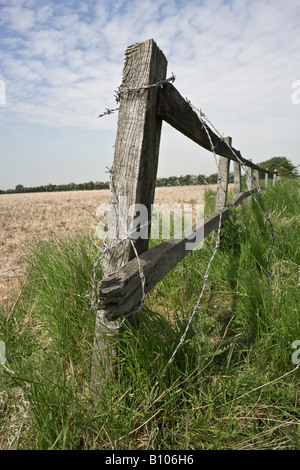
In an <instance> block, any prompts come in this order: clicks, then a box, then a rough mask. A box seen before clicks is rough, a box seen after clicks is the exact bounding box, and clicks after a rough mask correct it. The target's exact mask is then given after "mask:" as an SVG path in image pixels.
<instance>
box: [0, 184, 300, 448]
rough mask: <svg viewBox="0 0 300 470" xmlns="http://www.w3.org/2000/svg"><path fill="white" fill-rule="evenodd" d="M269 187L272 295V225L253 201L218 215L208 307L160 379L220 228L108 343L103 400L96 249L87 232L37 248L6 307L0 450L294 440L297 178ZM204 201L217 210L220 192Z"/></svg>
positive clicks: (0, 331) (295, 443)
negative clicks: (97, 373) (97, 391)
mask: <svg viewBox="0 0 300 470" xmlns="http://www.w3.org/2000/svg"><path fill="white" fill-rule="evenodd" d="M263 197H264V200H265V204H266V207H267V209H268V211H269V213H270V215H271V220H272V223H273V225H274V232H275V237H276V238H275V245H274V250H273V252H272V254H271V268H272V277H271V279H270V285H269V288H268V292H267V293H266V292H265V291H266V286H267V272H268V265H267V262H266V260H267V253H268V250H269V247H270V244H271V238H270V226H269V224H268V223H267V222H266V221H265V215H264V212H263V210H262V207H261V202H260V200H259V198H258V197H254V198H253V200H252V202H251V203H250V204H249V200H245V201H244V202H243V204H242V206H241V207H240V208H236V209H233V210H232V216H231V218H230V219H229V220H228V221H226V223H225V224H224V226H223V228H222V231H221V245H220V249H219V251H218V252H217V254H216V256H215V258H214V260H213V263H212V265H211V269H210V272H209V280H208V283H207V288H206V291H205V294H204V296H203V299H202V303H201V306H200V309H199V310H198V312H197V315H196V316H195V318H194V320H193V322H192V324H191V327H190V329H189V332H188V335H187V338H186V340H185V342H184V343H183V345H182V346H181V347H180V348H179V350H178V352H177V354H176V356H175V358H174V360H173V362H172V363H171V364H170V366H169V367H168V368H167V370H166V373H165V375H162V371H163V370H164V368H165V367H166V364H167V362H168V360H169V358H170V356H171V354H172V352H173V351H174V349H175V347H176V346H177V344H178V342H179V340H180V338H181V335H182V333H183V331H184V329H185V327H186V324H187V321H188V319H189V317H190V315H191V313H192V311H193V308H194V305H195V303H196V301H197V299H198V296H199V294H200V291H201V288H202V284H203V276H204V273H205V270H206V267H207V263H208V261H209V259H210V257H211V255H212V250H213V247H214V244H215V235H214V234H211V235H210V236H209V237H208V238H207V239H206V241H205V243H204V247H203V249H201V250H194V251H192V252H191V253H190V254H189V255H188V256H186V257H185V258H184V259H183V260H182V262H180V263H179V264H178V265H177V266H176V267H175V268H174V269H173V270H172V271H171V272H170V273H169V274H168V275H167V276H166V277H165V278H164V279H163V280H162V281H161V282H160V283H159V284H158V285H157V287H156V288H155V289H154V290H153V291H152V292H151V293H149V294H148V295H147V297H146V307H145V308H144V310H143V311H142V313H141V314H140V329H139V330H138V332H137V331H136V330H134V329H133V328H132V327H130V326H127V327H126V329H125V331H124V333H123V334H122V335H116V336H115V337H114V338H113V339H112V341H113V343H114V347H115V349H116V352H117V353H116V356H115V357H113V358H112V361H113V367H114V377H113V381H112V382H111V383H110V384H109V386H107V387H106V391H105V393H103V394H102V395H101V396H99V397H98V399H99V400H98V403H97V404H95V402H94V399H93V393H92V390H91V388H90V372H91V361H92V355H93V337H94V323H95V318H94V313H93V311H92V309H91V306H90V297H91V291H92V271H93V264H94V262H95V260H96V259H97V256H98V253H97V252H96V250H95V247H94V246H93V245H92V244H91V242H90V240H89V238H88V236H86V235H84V234H83V235H81V236H78V237H76V238H70V239H55V240H51V241H48V242H41V243H39V244H38V245H37V246H36V247H34V248H33V249H32V252H31V253H29V255H28V261H27V262H28V266H27V272H30V276H29V278H28V280H27V283H26V285H25V286H24V289H23V291H22V295H21V297H20V299H19V301H18V302H17V304H16V306H15V308H14V311H13V312H12V313H11V307H10V308H8V307H7V306H2V307H1V309H0V340H2V341H4V342H5V345H6V354H7V357H6V359H7V360H6V363H5V367H3V366H2V365H0V374H1V375H0V416H1V420H0V448H4V449H5V448H10V449H39V450H42V449H74V450H75V449H84V450H86V449H115V450H121V449H131V450H136V449H160V450H162V449H165V450H171V449H172V450H176V449H190V450H193V449H236V450H237V449H282V450H283V449H300V437H299V425H300V407H299V404H300V393H299V385H300V380H299V379H300V374H299V371H300V368H299V369H297V364H294V363H293V362H292V354H293V352H295V350H294V349H293V348H292V343H293V342H294V341H295V340H300V322H299V308H298V305H299V300H300V299H299V264H300V253H299V243H298V240H299V236H300V223H299V202H300V201H299V199H300V198H299V183H298V181H295V180H286V181H285V180H281V181H280V182H278V183H277V184H276V186H275V187H274V188H273V187H270V188H269V189H268V190H266V191H264V192H263ZM207 198H209V199H207V201H208V204H207V209H206V210H207V211H208V212H209V211H211V209H212V208H213V204H214V195H213V194H212V193H209V194H207ZM155 242H157V241H155ZM25 277H26V273H25ZM25 277H24V279H25ZM100 278H101V268H99V269H98V273H97V281H99V280H100ZM8 318H9V321H7V319H8Z"/></svg>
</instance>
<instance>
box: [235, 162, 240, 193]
mask: <svg viewBox="0 0 300 470" xmlns="http://www.w3.org/2000/svg"><path fill="white" fill-rule="evenodd" d="M233 180H234V191H235V194H236V195H237V194H240V193H241V192H242V177H241V164H240V163H239V162H233Z"/></svg>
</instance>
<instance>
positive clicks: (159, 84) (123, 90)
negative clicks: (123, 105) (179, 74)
mask: <svg viewBox="0 0 300 470" xmlns="http://www.w3.org/2000/svg"><path fill="white" fill-rule="evenodd" d="M175 80H176V75H174V74H173V72H172V75H171V77H169V78H166V79H162V80H159V81H158V82H156V83H152V84H151V85H142V86H137V87H128V88H122V87H121V86H119V87H118V89H117V90H115V100H116V103H119V102H120V99H121V95H123V94H125V93H131V92H137V91H141V90H148V89H149V88H153V87H161V88H162V87H163V85H164V84H165V83H174V82H175ZM118 110H119V108H113V109H109V108H105V111H104V112H103V113H102V114H99V116H98V117H99V118H100V117H103V116H107V115H110V114H113V113H114V112H115V111H118Z"/></svg>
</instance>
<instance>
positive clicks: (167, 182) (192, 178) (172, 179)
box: [0, 157, 299, 194]
mask: <svg viewBox="0 0 300 470" xmlns="http://www.w3.org/2000/svg"><path fill="white" fill-rule="evenodd" d="M259 166H261V167H262V168H268V169H269V170H270V171H274V170H277V171H278V173H280V175H281V176H287V177H290V178H297V177H299V174H298V170H297V167H295V166H294V165H293V164H292V163H291V161H290V160H288V159H287V158H286V157H273V158H270V159H269V160H266V161H265V162H262V163H260V164H259ZM243 177H244V176H243ZM261 178H264V175H263V174H261ZM217 182H218V173H213V174H211V175H210V176H206V175H197V176H196V175H185V176H169V177H168V178H157V180H156V186H191V185H196V184H216V183H217ZM229 183H233V173H230V174H229ZM93 189H109V182H108V181H106V182H105V183H103V182H100V181H96V182H93V181H89V182H88V183H79V184H77V183H69V184H47V185H44V186H35V187H29V188H26V187H25V186H23V185H22V184H18V185H17V186H16V187H15V189H8V190H7V191H3V190H1V189H0V194H11V193H44V192H53V191H82V190H93Z"/></svg>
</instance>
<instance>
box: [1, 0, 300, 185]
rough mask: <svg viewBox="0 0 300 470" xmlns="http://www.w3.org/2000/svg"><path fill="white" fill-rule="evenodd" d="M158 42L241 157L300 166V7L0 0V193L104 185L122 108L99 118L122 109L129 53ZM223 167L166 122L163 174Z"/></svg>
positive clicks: (291, 1) (249, 0)
mask: <svg viewBox="0 0 300 470" xmlns="http://www.w3.org/2000/svg"><path fill="white" fill-rule="evenodd" d="M150 38H153V39H154V40H155V41H156V43H157V44H158V46H159V47H160V49H162V51H163V52H164V54H165V55H166V57H167V60H168V73H167V75H168V76H170V75H171V74H172V72H173V73H174V74H175V75H176V81H175V84H174V85H175V86H176V88H177V89H178V90H179V91H180V93H181V94H182V96H184V97H187V98H188V99H189V100H191V102H192V103H193V104H194V105H195V106H196V107H197V108H201V109H202V110H203V111H204V112H205V113H206V115H207V116H208V117H209V118H210V120H211V121H212V123H213V124H214V125H215V127H216V128H217V129H218V130H219V131H220V132H221V133H222V134H224V136H227V135H230V136H232V139H233V145H234V146H235V148H237V149H239V150H240V151H241V153H242V155H243V156H244V157H245V158H252V159H253V161H254V162H256V163H259V162H260V161H263V160H266V159H267V158H271V157H273V156H278V155H280V156H286V157H287V158H288V159H290V160H291V161H292V162H293V163H294V165H298V164H300V151H299V119H300V103H298V101H300V100H295V99H294V100H293V93H294V94H295V86H296V85H295V82H297V83H300V82H298V81H299V80H300V67H299V64H300V2H299V0H285V1H284V2H282V1H281V0H227V1H224V0H209V1H208V0H201V1H200V0H183V1H181V0H167V1H165V0H138V1H137V0H112V1H108V0H81V1H77V0H67V1H63V2H62V1H53V0H52V1H50V0H0V41H1V47H0V84H1V86H0V188H1V189H8V188H14V187H15V186H16V185H17V184H23V185H24V186H39V185H43V184H49V183H52V184H63V183H70V182H75V183H80V182H87V181H91V180H92V181H106V180H107V174H106V173H105V171H106V166H111V164H112V161H113V151H114V150H113V145H114V142H115V134H116V126H117V113H115V114H113V115H110V116H105V117H103V118H101V119H99V118H98V115H99V114H100V113H101V112H103V111H104V109H105V108H111V107H112V108H114V107H116V103H115V101H114V90H116V89H117V87H118V86H119V85H120V83H121V77H122V69H123V58H124V52H125V49H126V47H127V46H129V45H131V44H135V43H137V42H140V41H144V40H146V39H150ZM293 86H294V88H293ZM3 90H5V96H3V94H4V91H3ZM298 95H299V96H300V94H298ZM294 96H295V95H294ZM215 171H216V167H215V162H214V158H213V156H212V154H210V153H209V152H207V151H205V150H204V149H201V148H200V147H198V146H197V145H196V144H195V143H193V142H190V141H189V140H188V139H187V138H185V137H184V136H182V135H180V134H179V133H178V132H177V131H175V130H173V129H172V128H170V126H168V125H167V124H165V123H164V124H163V129H162V138H161V147H160V159H159V169H158V176H171V175H177V176H180V175H181V174H188V173H190V174H198V173H201V174H202V173H204V174H211V173H213V172H215Z"/></svg>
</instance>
